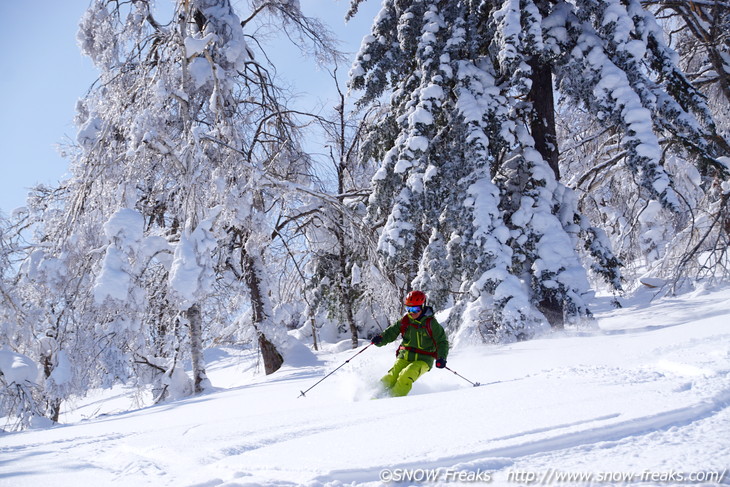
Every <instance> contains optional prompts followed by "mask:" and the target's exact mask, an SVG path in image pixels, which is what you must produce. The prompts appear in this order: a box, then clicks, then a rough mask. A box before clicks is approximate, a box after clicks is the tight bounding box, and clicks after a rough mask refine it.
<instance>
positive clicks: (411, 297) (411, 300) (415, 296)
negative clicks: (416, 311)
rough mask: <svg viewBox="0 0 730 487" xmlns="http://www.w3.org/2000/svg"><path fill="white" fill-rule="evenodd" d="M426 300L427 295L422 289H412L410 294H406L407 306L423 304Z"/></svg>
mask: <svg viewBox="0 0 730 487" xmlns="http://www.w3.org/2000/svg"><path fill="white" fill-rule="evenodd" d="M425 302H426V295H425V294H423V293H422V292H421V291H411V292H409V293H408V296H406V301H405V305H406V306H423V304H424V303H425Z"/></svg>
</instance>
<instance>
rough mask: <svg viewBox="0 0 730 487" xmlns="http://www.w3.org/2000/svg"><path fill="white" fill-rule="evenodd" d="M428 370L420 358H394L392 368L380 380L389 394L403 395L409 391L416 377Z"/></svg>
mask: <svg viewBox="0 0 730 487" xmlns="http://www.w3.org/2000/svg"><path fill="white" fill-rule="evenodd" d="M426 372H428V364H427V363H426V362H423V361H422V360H414V361H413V362H409V361H408V360H405V359H402V358H399V359H396V361H395V364H393V368H391V369H390V370H389V371H388V373H387V374H385V375H384V376H383V378H382V379H380V381H381V382H382V383H383V385H384V386H385V388H386V390H388V392H390V395H391V396H405V395H407V394H408V393H409V392H411V387H413V383H414V382H416V379H418V378H419V377H421V376H422V375H423V374H425V373H426Z"/></svg>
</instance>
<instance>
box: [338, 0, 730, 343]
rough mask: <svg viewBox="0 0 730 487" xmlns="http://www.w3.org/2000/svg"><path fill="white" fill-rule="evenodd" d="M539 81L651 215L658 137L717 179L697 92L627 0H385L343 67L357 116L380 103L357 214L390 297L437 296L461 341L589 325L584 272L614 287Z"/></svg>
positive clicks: (604, 245)
mask: <svg viewBox="0 0 730 487" xmlns="http://www.w3.org/2000/svg"><path fill="white" fill-rule="evenodd" d="M358 3H359V2H357V1H355V2H353V10H356V7H357V4H358ZM551 75H554V77H555V82H556V86H557V87H558V89H559V90H560V93H561V97H563V99H566V100H572V102H573V103H578V104H580V105H582V106H584V107H585V108H586V109H587V112H588V113H590V114H591V115H592V116H594V117H596V119H597V120H598V122H599V123H601V124H603V125H604V126H606V127H607V128H608V129H609V130H611V131H613V132H614V133H616V134H617V136H618V145H619V147H620V148H621V150H622V151H623V158H624V160H625V162H626V165H627V167H628V168H629V169H630V171H631V172H632V173H633V174H634V175H635V176H634V177H635V179H636V181H637V183H638V186H639V187H641V188H642V189H643V190H645V191H646V192H647V193H648V194H649V195H650V196H651V197H652V198H654V199H656V200H658V201H660V202H661V204H662V205H663V206H664V207H666V208H668V209H670V210H671V209H675V208H677V207H678V206H679V199H680V198H679V197H678V196H677V194H676V192H675V190H674V188H673V183H672V180H671V175H670V174H668V173H667V171H666V170H665V168H664V165H663V155H662V149H661V147H662V145H661V143H660V137H661V138H662V143H664V142H665V141H669V142H671V143H676V146H677V147H682V148H683V149H684V150H691V151H692V152H693V154H694V155H695V156H696V157H697V160H698V164H703V165H705V166H707V165H710V166H712V167H716V168H722V163H721V161H720V160H719V159H718V158H717V154H716V153H715V152H714V149H713V144H712V143H711V141H712V138H713V136H714V134H715V128H714V124H713V120H712V117H711V115H710V113H709V111H708V110H707V107H706V106H705V104H704V102H703V99H702V97H701V95H700V94H699V93H698V92H697V91H696V90H695V89H694V88H693V87H692V86H691V85H690V84H689V83H687V82H686V78H685V77H684V76H683V75H682V73H681V71H680V70H679V68H678V66H677V64H676V62H675V58H674V56H673V54H672V52H671V51H669V50H668V49H667V47H666V45H665V43H664V42H663V40H662V37H661V30H660V29H659V28H658V27H657V24H656V22H655V21H654V19H653V17H652V15H651V14H650V13H649V12H647V11H646V10H644V9H643V8H642V7H641V5H640V4H639V3H638V2H631V1H630V2H617V1H604V2H576V3H568V2H532V1H529V0H506V1H504V2H496V1H495V2H473V1H466V0H465V1H455V2H439V1H436V0H412V1H390V0H386V1H385V2H384V3H383V8H382V10H381V12H380V14H379V15H378V17H377V18H376V20H375V23H374V24H373V30H372V35H371V36H368V37H366V38H365V39H364V41H363V46H362V48H361V50H360V52H359V54H358V56H357V60H356V61H355V63H354V65H353V69H352V71H351V86H352V88H353V89H357V90H362V93H363V94H362V97H361V100H360V103H361V104H363V105H368V104H370V103H374V102H375V101H376V100H378V99H379V98H381V97H382V96H384V95H385V94H387V95H388V96H389V97H390V98H389V100H388V103H389V106H390V111H389V112H388V114H387V115H386V116H384V117H383V119H382V120H380V121H379V122H378V124H377V125H374V126H373V127H372V130H371V134H370V138H371V139H372V140H374V141H376V144H375V145H376V146H377V149H376V151H373V152H372V153H371V154H367V156H372V155H373V154H375V156H376V157H380V160H382V165H381V169H380V170H379V171H378V173H377V174H376V176H375V178H374V185H375V187H374V193H373V196H372V197H371V200H370V214H369V218H370V221H371V222H372V224H373V225H375V226H377V227H378V228H380V230H381V237H380V251H381V253H382V255H383V258H384V259H385V261H386V263H387V265H388V267H389V268H390V269H392V270H393V271H394V272H395V273H396V275H397V277H398V279H400V280H401V281H400V283H401V285H402V286H403V287H410V286H417V287H422V288H424V290H425V291H426V292H428V293H429V294H430V295H431V296H433V297H434V298H436V302H435V303H434V304H437V305H445V304H448V301H447V300H446V299H445V298H444V297H442V296H453V297H454V300H455V303H454V304H456V311H457V313H452V318H454V320H453V321H451V323H452V326H458V325H457V324H459V325H460V328H461V329H462V333H464V334H465V335H473V334H474V330H479V329H483V330H489V332H490V333H495V332H496V333H497V334H498V335H500V337H507V338H509V337H512V338H514V337H521V336H523V335H529V333H531V331H532V329H533V328H535V327H537V326H539V324H540V323H543V322H544V321H545V317H547V319H548V320H549V321H550V322H551V323H553V324H560V323H562V322H563V319H564V318H567V319H568V320H574V319H576V318H579V317H581V316H585V315H587V314H589V311H588V309H587V302H586V299H585V296H590V294H589V284H588V281H587V279H586V276H585V266H589V267H590V268H591V269H592V270H593V271H594V272H596V273H597V274H598V275H600V276H601V277H603V278H605V279H606V280H607V281H608V282H609V283H610V284H611V285H613V286H614V287H618V286H619V285H620V277H619V276H620V274H619V272H618V265H619V261H618V260H617V259H616V257H615V256H614V255H613V254H612V252H611V250H610V248H609V246H608V240H607V239H606V238H605V235H604V234H603V233H602V232H601V231H600V230H598V229H597V228H594V227H593V226H592V225H591V224H590V223H589V221H588V220H587V219H586V218H585V217H583V216H581V215H580V213H579V211H578V207H577V202H578V198H577V197H576V195H574V194H573V193H572V191H571V190H570V189H569V188H567V187H566V186H565V185H564V184H562V183H561V182H560V178H561V174H560V171H559V167H558V155H559V151H558V147H557V146H556V145H557V138H556V130H555V122H554V121H553V119H551V117H552V116H553V115H554V114H553V113H552V110H551V108H550V107H551V106H552V105H551V104H550V105H548V107H547V108H546V107H545V106H544V105H543V104H542V100H543V99H546V98H548V99H552V97H553V96H554V95H553V88H552V83H551V78H552V76H551ZM593 164H595V165H599V164H601V161H600V160H595V161H593ZM477 181H479V182H480V184H479V185H477V186H474V184H475V182H477ZM475 202H478V203H479V205H478V206H477V205H475ZM477 210H478V211H477ZM475 212H476V213H477V215H478V218H474V217H473V215H474V214H475ZM472 234H476V235H477V236H488V237H489V238H490V239H491V244H490V245H485V243H483V242H480V241H479V240H478V239H475V238H472ZM445 242H448V243H445ZM444 249H453V250H452V251H451V252H444ZM486 249H489V251H487V250H486ZM577 250H580V253H581V254H583V255H584V256H586V257H588V258H589V259H590V261H591V262H590V263H586V264H584V263H582V262H581V260H580V259H579V254H578V252H577ZM459 253H460V254H461V256H460V258H458V259H455V254H459ZM434 256H439V257H438V258H434ZM463 256H475V257H471V259H469V258H466V259H465V258H464V257H463ZM456 261H458V262H459V265H458V266H453V267H451V268H450V267H449V263H450V262H456ZM435 262H438V263H439V265H438V266H433V263H435ZM429 266H432V267H429ZM475 271H476V272H475ZM470 273H473V274H471V275H470ZM436 283H438V284H436ZM485 283H488V284H486V285H485ZM459 286H461V288H460V287H459ZM467 290H470V291H471V294H469V295H467V294H465V292H466V291H467ZM460 293H461V294H460ZM543 313H544V314H543ZM467 330H469V331H467Z"/></svg>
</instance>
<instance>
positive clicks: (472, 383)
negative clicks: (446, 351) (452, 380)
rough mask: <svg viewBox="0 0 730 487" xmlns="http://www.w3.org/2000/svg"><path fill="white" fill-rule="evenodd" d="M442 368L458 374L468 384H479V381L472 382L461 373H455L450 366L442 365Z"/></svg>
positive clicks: (475, 385) (476, 385)
mask: <svg viewBox="0 0 730 487" xmlns="http://www.w3.org/2000/svg"><path fill="white" fill-rule="evenodd" d="M444 368H445V369H446V370H448V371H449V372H452V373H454V374H456V375H458V376H459V377H461V378H462V379H464V380H465V381H467V382H468V383H469V384H471V385H473V386H474V387H479V386H480V385H481V384H480V383H479V382H472V381H470V380H469V379H467V378H466V377H464V376H463V375H461V374H459V373H457V372H456V371H455V370H451V369H450V368H448V367H446V366H445V365H444Z"/></svg>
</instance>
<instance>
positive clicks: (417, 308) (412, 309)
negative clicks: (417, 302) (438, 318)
mask: <svg viewBox="0 0 730 487" xmlns="http://www.w3.org/2000/svg"><path fill="white" fill-rule="evenodd" d="M421 309H422V307H421V306H406V311H408V312H409V313H420V312H421Z"/></svg>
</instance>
